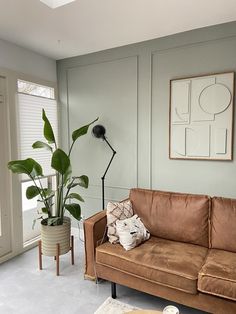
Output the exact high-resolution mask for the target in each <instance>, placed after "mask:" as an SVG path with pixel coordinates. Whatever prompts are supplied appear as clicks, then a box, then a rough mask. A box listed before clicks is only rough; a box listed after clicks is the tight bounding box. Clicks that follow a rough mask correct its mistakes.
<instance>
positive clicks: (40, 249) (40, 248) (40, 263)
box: [38, 240, 43, 270]
mask: <svg viewBox="0 0 236 314" xmlns="http://www.w3.org/2000/svg"><path fill="white" fill-rule="evenodd" d="M38 243H39V269H40V270H42V269H43V267H42V241H41V240H39V242H38Z"/></svg>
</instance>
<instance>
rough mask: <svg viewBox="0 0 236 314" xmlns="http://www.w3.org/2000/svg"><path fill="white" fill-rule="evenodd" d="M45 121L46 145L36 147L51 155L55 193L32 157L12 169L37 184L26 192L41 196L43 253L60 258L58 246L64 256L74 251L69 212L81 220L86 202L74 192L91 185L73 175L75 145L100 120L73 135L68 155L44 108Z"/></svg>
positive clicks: (12, 163)
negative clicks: (54, 173) (62, 147)
mask: <svg viewBox="0 0 236 314" xmlns="http://www.w3.org/2000/svg"><path fill="white" fill-rule="evenodd" d="M42 119H43V121H44V128H43V134H44V137H45V139H46V142H42V141H36V142H35V143H33V145H32V147H33V148H34V149H47V150H49V151H50V152H51V155H52V156H51V167H52V168H53V169H54V170H55V172H56V189H55V191H53V190H52V189H50V188H43V186H42V183H41V179H42V178H43V176H44V175H43V169H42V167H41V165H40V164H39V163H38V162H37V161H35V160H34V159H32V158H27V159H24V160H14V161H10V162H9V163H8V168H9V169H10V170H11V171H12V172H13V173H17V174H26V175H27V176H28V177H29V178H30V180H32V182H33V184H32V185H31V186H29V187H28V188H27V190H26V197H27V199H32V198H34V197H38V201H39V202H41V204H42V207H41V213H40V218H39V219H41V240H42V254H43V255H47V256H56V253H57V252H56V250H57V247H56V246H57V244H59V245H60V255H62V254H65V253H67V252H68V251H69V250H70V233H71V222H70V218H68V217H65V210H67V211H68V212H69V213H70V214H71V215H72V216H73V217H74V218H75V219H77V220H80V219H81V207H80V205H79V203H78V202H84V200H83V198H82V197H81V196H80V195H79V194H78V193H74V192H72V190H73V188H75V187H77V186H80V187H82V188H88V184H89V179H88V177H87V176H86V175H81V176H72V167H71V160H70V157H71V152H72V149H73V147H74V144H75V142H76V141H77V140H78V139H79V138H80V137H81V136H83V135H85V134H87V132H88V129H89V126H90V125H91V124H93V123H94V122H95V121H97V119H96V120H94V121H93V122H91V123H89V124H87V125H85V126H83V127H81V128H79V129H77V130H75V131H74V132H73V133H72V144H71V146H70V149H69V152H68V153H66V152H65V151H63V150H62V149H61V148H59V147H58V146H57V143H56V139H55V136H54V132H53V129H52V126H51V123H50V121H49V120H48V118H47V116H46V113H45V111H44V109H43V110H42ZM34 223H35V222H34Z"/></svg>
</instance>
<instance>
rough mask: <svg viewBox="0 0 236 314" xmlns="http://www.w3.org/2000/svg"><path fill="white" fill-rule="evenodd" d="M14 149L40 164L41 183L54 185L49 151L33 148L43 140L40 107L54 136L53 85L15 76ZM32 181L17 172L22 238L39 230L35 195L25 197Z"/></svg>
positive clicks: (55, 119)
mask: <svg viewBox="0 0 236 314" xmlns="http://www.w3.org/2000/svg"><path fill="white" fill-rule="evenodd" d="M17 87H18V95H17V98H18V129H19V132H18V134H19V138H18V143H19V147H18V151H19V159H26V158H29V157H31V158H33V159H35V160H36V161H37V162H38V163H40V164H41V166H42V168H43V174H44V176H45V177H44V178H43V179H41V183H42V185H43V187H45V188H46V187H49V186H51V187H52V186H54V184H55V172H54V171H53V169H51V165H50V162H51V152H50V151H47V150H44V149H33V148H32V144H33V143H34V142H36V141H43V142H45V141H46V140H45V138H44V136H43V125H44V122H43V120H42V109H44V110H45V112H46V115H47V117H48V119H49V120H50V122H51V124H52V127H53V130H54V133H55V137H56V139H58V116H57V102H56V100H55V91H54V88H52V87H49V86H43V85H39V84H35V83H33V82H26V81H22V80H18V82H17ZM32 184H33V183H32V181H31V180H29V178H28V177H27V176H26V175H22V176H21V191H22V211H23V237H24V242H26V241H31V240H32V239H34V238H35V237H37V236H38V235H39V234H40V224H39V223H38V224H36V225H35V228H34V230H33V229H32V224H33V220H34V219H36V218H38V215H37V208H38V202H37V198H35V199H32V200H28V199H27V198H26V196H25V191H26V189H27V187H28V186H30V185H32Z"/></svg>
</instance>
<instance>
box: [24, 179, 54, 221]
mask: <svg viewBox="0 0 236 314" xmlns="http://www.w3.org/2000/svg"><path fill="white" fill-rule="evenodd" d="M28 176H29V177H30V179H31V180H32V181H33V182H34V185H35V187H36V188H37V190H38V192H39V195H40V197H41V199H42V201H43V202H44V205H45V207H46V208H47V209H48V216H49V215H50V208H49V207H48V203H47V201H46V200H44V196H43V194H42V193H41V190H40V188H39V187H38V186H37V184H36V182H35V180H34V178H33V177H32V176H31V174H28Z"/></svg>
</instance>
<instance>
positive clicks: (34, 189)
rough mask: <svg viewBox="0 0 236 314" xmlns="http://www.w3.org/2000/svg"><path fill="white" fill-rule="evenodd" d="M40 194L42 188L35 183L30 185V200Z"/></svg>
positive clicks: (27, 191) (28, 193) (28, 189)
mask: <svg viewBox="0 0 236 314" xmlns="http://www.w3.org/2000/svg"><path fill="white" fill-rule="evenodd" d="M39 194H40V190H39V188H38V187H36V186H35V185H31V186H29V187H28V188H27V190H26V197H27V199H28V200H31V199H32V198H34V197H35V196H37V195H39Z"/></svg>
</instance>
